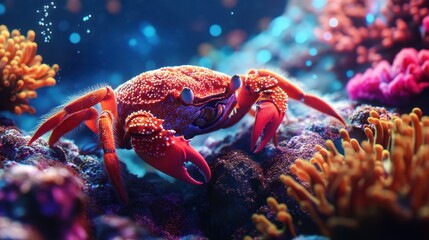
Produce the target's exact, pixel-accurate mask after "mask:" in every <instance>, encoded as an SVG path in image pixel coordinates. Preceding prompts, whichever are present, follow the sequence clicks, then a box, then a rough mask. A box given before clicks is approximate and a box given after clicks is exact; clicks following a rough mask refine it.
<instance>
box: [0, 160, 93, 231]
mask: <svg viewBox="0 0 429 240" xmlns="http://www.w3.org/2000/svg"><path fill="white" fill-rule="evenodd" d="M11 165H12V166H9V167H6V168H5V169H4V172H3V174H2V175H1V176H0V216H1V217H5V218H8V219H10V220H11V221H14V222H18V223H22V224H24V225H26V226H29V227H31V229H32V230H34V231H36V232H37V233H39V234H40V236H42V238H43V239H86V238H87V237H88V236H87V233H86V231H85V226H84V225H83V224H84V222H85V221H84V212H85V208H84V206H85V201H84V197H83V192H82V187H83V183H82V182H81V181H80V180H79V179H78V178H77V177H76V176H74V175H73V174H72V173H71V172H70V171H68V170H67V169H65V168H53V167H50V168H47V169H44V170H39V169H37V168H36V167H34V166H30V165H21V164H16V163H15V164H14V163H11Z"/></svg>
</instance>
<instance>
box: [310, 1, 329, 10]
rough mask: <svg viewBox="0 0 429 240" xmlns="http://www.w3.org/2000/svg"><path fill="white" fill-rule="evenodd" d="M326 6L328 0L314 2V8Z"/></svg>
mask: <svg viewBox="0 0 429 240" xmlns="http://www.w3.org/2000/svg"><path fill="white" fill-rule="evenodd" d="M325 4H326V0H313V7H314V8H318V9H320V8H323V7H324V6H325Z"/></svg>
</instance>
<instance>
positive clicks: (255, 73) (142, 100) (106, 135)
mask: <svg viewBox="0 0 429 240" xmlns="http://www.w3.org/2000/svg"><path fill="white" fill-rule="evenodd" d="M288 97H289V98H292V99H295V100H298V101H301V102H303V103H304V104H306V105H308V106H310V107H312V108H314V109H316V110H318V111H320V112H322V113H325V114H327V115H330V116H332V117H334V118H336V119H337V120H338V121H339V122H340V123H341V124H343V125H345V121H344V120H343V118H342V117H341V116H340V115H339V114H338V113H337V112H336V111H335V110H334V109H333V108H332V107H331V106H330V105H329V104H328V103H327V102H325V101H324V100H322V99H321V98H319V97H317V96H314V95H310V94H306V93H304V92H303V91H302V90H301V89H300V88H298V87H297V86H295V85H294V84H292V83H291V82H290V81H288V80H287V79H286V78H284V77H282V76H280V75H278V74H276V73H274V72H272V71H269V70H265V69H259V70H254V69H252V70H250V71H248V72H247V74H245V75H233V76H228V75H226V74H223V73H221V72H217V71H213V70H210V69H208V68H204V67H198V66H190V65H184V66H176V67H164V68H160V69H157V70H153V71H147V72H144V73H142V74H140V75H138V76H136V77H134V78H132V79H131V80H129V81H127V82H125V83H123V84H122V85H120V86H119V87H117V88H116V89H115V90H113V89H112V88H111V87H110V86H105V87H101V88H99V89H96V90H93V91H90V92H88V93H86V94H84V95H83V96H81V97H79V98H77V99H75V100H74V101H72V102H70V103H68V104H66V105H64V106H63V107H62V109H61V110H60V111H58V112H57V113H55V114H54V115H52V116H51V117H49V118H48V119H47V120H46V121H45V122H43V123H42V124H41V125H40V126H39V127H38V129H37V130H36V131H35V133H34V135H33V136H32V138H31V139H30V140H29V142H28V145H31V144H32V143H33V142H34V141H35V140H37V139H38V138H40V137H41V136H42V135H44V134H45V133H47V132H49V131H51V130H52V133H51V135H50V137H49V140H48V143H49V146H52V145H53V144H55V143H56V142H57V141H58V140H59V139H60V137H61V136H63V135H64V134H65V133H67V132H69V131H70V130H72V129H74V128H76V127H77V126H78V125H79V124H81V123H82V122H84V123H85V125H86V126H87V127H88V128H89V129H91V130H92V131H93V132H94V133H96V134H98V136H99V142H100V145H101V148H102V150H103V159H104V163H105V164H104V165H105V168H106V170H107V173H108V176H109V178H110V180H111V182H112V184H113V186H114V188H115V189H116V191H117V192H118V194H119V197H120V198H121V199H122V200H123V201H124V202H127V201H128V195H127V192H126V190H125V187H124V185H123V182H122V179H121V177H120V176H121V174H120V162H119V159H118V156H117V154H116V149H117V148H126V149H131V148H132V149H134V151H135V152H136V153H137V155H138V156H139V157H140V158H142V159H143V160H144V161H146V162H147V163H148V164H150V165H152V166H153V167H154V168H156V169H158V170H160V171H161V172H164V173H166V174H167V175H170V176H172V177H174V178H177V179H180V180H182V181H185V182H187V183H191V184H202V183H203V182H202V181H198V180H196V179H194V178H193V177H192V176H191V175H190V174H189V173H188V169H187V168H186V167H185V163H191V164H192V165H194V166H196V167H197V169H199V170H200V172H201V173H202V175H203V176H204V177H205V181H209V180H210V177H211V173H210V168H209V166H208V164H207V163H206V161H205V159H204V158H203V157H202V156H201V154H200V153H199V152H198V151H196V150H195V149H194V148H193V147H192V146H191V145H190V144H189V140H188V139H190V138H192V137H194V136H195V135H199V134H203V133H208V132H212V131H215V130H218V129H221V128H227V127H230V126H232V125H234V124H235V123H237V122H238V121H239V120H240V119H242V118H243V116H245V115H246V114H247V113H248V112H249V111H252V105H253V104H254V103H256V104H257V107H256V116H255V117H256V119H255V124H254V128H253V132H252V136H251V143H250V149H251V151H253V152H255V153H256V152H259V151H261V150H262V149H263V148H264V146H265V145H266V144H267V143H268V142H269V141H270V140H271V139H272V138H273V137H275V134H276V131H277V128H278V127H279V125H280V123H281V122H282V120H283V118H284V116H285V111H286V109H287V101H288ZM97 104H100V106H101V110H100V111H98V110H97V109H96V108H95V105H97Z"/></svg>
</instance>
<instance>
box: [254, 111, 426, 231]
mask: <svg viewBox="0 0 429 240" xmlns="http://www.w3.org/2000/svg"><path fill="white" fill-rule="evenodd" d="M368 122H369V123H370V124H371V125H372V126H373V127H374V129H375V130H374V131H373V130H372V129H371V128H370V127H369V126H368V127H367V128H366V129H365V134H366V135H367V137H368V141H363V142H362V143H361V144H359V143H358V141H357V140H356V139H351V138H350V136H349V134H348V132H347V131H346V130H344V129H343V130H341V135H342V138H343V143H342V146H343V149H344V155H343V154H340V152H339V150H338V149H337V148H336V147H335V145H334V143H333V142H332V141H330V140H328V141H327V142H326V148H325V147H322V146H316V149H317V151H318V153H316V154H315V155H314V157H313V158H312V159H311V160H310V161H307V160H303V159H298V160H296V162H295V164H293V165H291V171H292V172H293V173H294V174H295V175H296V176H297V177H298V178H299V179H300V180H301V181H302V182H303V183H304V185H307V183H308V185H309V186H310V188H311V189H308V188H307V187H305V186H304V185H302V183H299V182H298V181H296V180H295V179H293V178H292V177H291V176H286V175H282V176H281V177H280V180H281V182H282V183H283V184H285V185H286V186H287V187H288V188H287V192H288V194H289V195H290V196H292V197H293V198H294V199H296V200H297V201H298V202H299V203H300V205H301V208H303V209H304V210H305V211H306V212H307V213H309V214H310V215H311V216H312V218H313V220H314V221H315V222H316V223H317V224H318V225H319V226H320V229H321V232H322V234H324V235H327V236H330V237H331V238H332V239H381V238H383V239H429V231H428V229H427V226H429V117H427V116H423V114H422V111H421V110H420V109H418V108H415V109H413V111H412V113H410V114H409V115H406V114H404V115H402V116H401V117H394V118H393V119H391V120H387V119H381V118H380V116H379V115H378V114H377V112H375V111H372V112H371V116H370V117H369V118H368ZM374 133H375V134H374ZM267 221H268V220H266V221H265V222H267ZM255 222H257V223H259V222H264V221H255ZM288 222H289V223H291V222H292V221H291V220H289V221H288ZM268 223H270V222H269V221H268ZM270 224H272V223H270ZM270 224H267V223H266V224H265V226H271V225H270ZM289 228H290V229H293V226H291V225H289ZM264 229H268V227H266V228H258V230H260V231H261V232H263V233H264V236H266V237H268V238H270V235H268V234H266V233H267V232H268V231H265V230H264ZM271 232H273V231H271ZM271 236H273V235H271ZM275 238H278V236H275Z"/></svg>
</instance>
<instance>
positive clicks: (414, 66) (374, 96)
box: [347, 48, 429, 105]
mask: <svg viewBox="0 0 429 240" xmlns="http://www.w3.org/2000/svg"><path fill="white" fill-rule="evenodd" d="M428 60H429V50H426V49H423V50H420V52H417V50H415V49H413V48H405V49H403V50H401V51H400V52H399V53H398V54H397V55H396V57H395V59H394V61H393V64H392V65H390V64H389V63H388V62H387V61H381V62H380V63H379V64H378V65H377V66H376V67H375V68H373V69H371V68H370V69H367V70H366V71H365V72H364V73H363V74H357V75H356V76H354V77H353V78H352V79H350V81H349V82H348V84H347V92H348V94H349V96H350V98H351V99H353V100H375V101H379V102H381V103H385V104H390V105H402V104H406V103H407V102H408V101H409V100H410V99H411V98H412V97H413V96H416V95H418V94H420V93H421V92H422V91H423V90H424V89H426V88H427V87H429V61H428Z"/></svg>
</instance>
